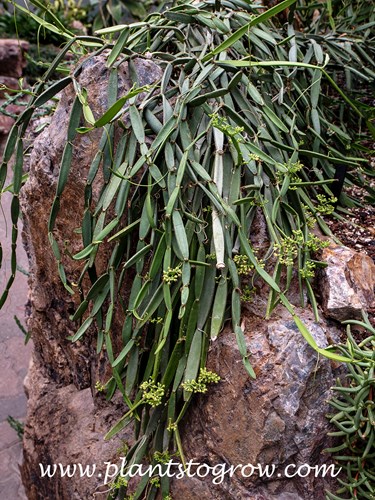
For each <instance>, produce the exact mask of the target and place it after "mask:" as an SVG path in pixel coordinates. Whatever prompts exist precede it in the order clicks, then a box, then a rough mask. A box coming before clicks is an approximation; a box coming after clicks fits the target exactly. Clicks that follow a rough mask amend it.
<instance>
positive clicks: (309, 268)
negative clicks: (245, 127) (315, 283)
mask: <svg viewBox="0 0 375 500" xmlns="http://www.w3.org/2000/svg"><path fill="white" fill-rule="evenodd" d="M315 267H316V264H315V262H313V261H312V260H308V261H307V262H306V264H305V267H304V268H303V269H300V270H299V273H300V275H301V276H302V278H305V279H309V278H313V277H314V276H315Z"/></svg>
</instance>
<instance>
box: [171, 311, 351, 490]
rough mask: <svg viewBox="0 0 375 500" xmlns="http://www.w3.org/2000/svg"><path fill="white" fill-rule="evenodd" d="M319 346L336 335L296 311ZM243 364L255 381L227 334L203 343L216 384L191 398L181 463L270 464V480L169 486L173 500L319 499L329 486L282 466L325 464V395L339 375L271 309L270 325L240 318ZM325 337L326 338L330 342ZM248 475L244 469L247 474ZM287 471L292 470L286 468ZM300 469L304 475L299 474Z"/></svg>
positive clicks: (306, 313) (305, 313)
mask: <svg viewBox="0 0 375 500" xmlns="http://www.w3.org/2000/svg"><path fill="white" fill-rule="evenodd" d="M296 314H297V315H298V316H299V317H300V318H301V319H302V321H303V322H304V323H305V325H306V326H307V327H308V329H309V331H310V332H311V334H312V335H313V337H314V339H315V340H316V342H317V344H318V345H319V346H320V347H326V346H327V345H328V343H331V342H332V341H334V342H337V341H338V335H339V331H338V330H337V329H336V328H335V327H332V326H331V325H330V324H329V323H327V322H326V321H324V320H323V321H322V322H321V323H320V324H318V323H316V322H315V320H314V317H313V314H312V312H311V311H310V310H309V309H298V308H296ZM244 327H245V335H246V344H247V347H248V351H249V353H250V357H249V360H250V362H251V364H252V366H253V368H254V370H255V373H256V375H257V378H256V380H252V379H250V378H249V377H248V375H247V373H246V372H245V369H244V367H243V364H242V360H241V357H240V355H239V352H238V347H237V342H236V338H235V335H234V334H233V333H232V331H231V330H230V329H226V330H224V332H223V333H222V334H220V335H219V337H218V338H217V340H216V341H215V342H214V343H212V344H211V347H210V350H209V355H208V368H209V369H211V370H213V371H215V372H216V373H218V374H219V375H220V377H221V381H220V382H219V383H218V384H217V385H214V386H211V387H210V390H209V392H208V393H207V395H202V396H200V397H199V398H197V401H196V404H194V406H193V407H191V408H190V413H189V415H188V417H187V418H186V423H185V425H184V428H183V430H182V446H183V449H184V453H185V458H186V460H187V461H189V460H194V462H197V463H206V464H209V465H211V466H214V465H216V464H223V463H224V464H226V466H227V468H228V467H230V466H231V465H233V466H236V465H238V464H243V465H245V464H252V465H254V466H257V464H261V465H262V466H263V467H265V466H266V465H275V466H276V471H275V473H274V475H273V476H272V477H270V478H268V479H267V478H262V479H261V478H259V477H257V476H256V474H254V476H252V477H249V478H246V477H242V476H241V474H240V473H239V472H238V471H237V472H236V473H235V474H234V476H233V478H232V479H231V480H229V477H228V476H227V477H226V478H225V479H224V481H223V482H222V484H217V485H215V484H212V479H213V476H211V477H210V476H208V477H207V478H205V479H198V478H197V477H195V478H190V479H189V478H184V479H183V480H177V479H175V480H174V481H173V487H172V496H173V498H184V499H185V500H193V499H195V498H204V499H205V500H211V499H212V500H214V499H215V500H216V499H218V500H219V499H220V500H229V499H233V500H234V499H251V500H263V499H264V500H270V499H275V500H276V499H277V500H281V499H285V500H288V499H290V500H292V499H295V500H324V498H325V494H324V489H325V488H326V487H329V486H330V485H331V483H332V484H333V482H334V481H333V480H330V479H328V478H326V479H323V478H322V477H317V478H315V477H314V473H313V472H312V473H310V474H309V475H308V476H307V477H305V478H298V477H294V478H286V477H285V475H284V470H285V467H286V466H287V465H289V464H295V465H296V466H297V468H298V467H299V466H302V465H304V464H308V465H309V466H310V467H314V466H320V465H323V464H329V456H328V455H324V454H323V453H322V452H323V450H324V449H325V448H326V447H329V446H330V445H331V443H330V439H329V438H327V432H329V431H330V430H332V428H331V427H330V424H329V421H328V420H327V419H326V417H325V415H326V413H328V411H329V405H328V403H327V400H328V399H329V398H330V397H331V390H330V388H331V387H332V386H333V385H334V383H335V379H336V377H337V376H339V375H340V370H341V368H339V367H337V366H334V365H333V364H332V363H331V362H330V361H329V360H328V359H326V358H323V357H320V358H319V359H318V357H317V354H316V352H315V351H314V350H313V349H312V348H311V347H310V346H309V345H308V344H307V343H306V341H305V339H304V338H303V337H302V335H301V333H300V332H299V330H298V329H297V327H296V325H295V323H294V321H293V319H292V317H291V316H290V315H289V313H288V312H287V311H286V310H285V309H283V308H280V307H279V308H277V309H276V311H275V313H274V315H273V316H272V317H271V319H270V320H268V321H265V320H264V319H262V318H260V317H256V316H251V315H246V316H245V318H244ZM332 337H333V338H332ZM250 470H251V468H250V467H249V468H248V469H247V470H245V474H250ZM288 470H290V471H292V472H294V469H292V468H290V469H288ZM303 470H305V471H306V470H307V469H303Z"/></svg>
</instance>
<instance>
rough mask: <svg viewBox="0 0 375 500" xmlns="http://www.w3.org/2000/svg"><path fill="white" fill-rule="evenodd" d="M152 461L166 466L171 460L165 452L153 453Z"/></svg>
mask: <svg viewBox="0 0 375 500" xmlns="http://www.w3.org/2000/svg"><path fill="white" fill-rule="evenodd" d="M154 460H155V461H156V462H158V463H160V464H167V463H168V462H169V461H170V460H171V455H170V453H169V452H168V451H167V450H166V451H163V452H160V451H155V453H154Z"/></svg>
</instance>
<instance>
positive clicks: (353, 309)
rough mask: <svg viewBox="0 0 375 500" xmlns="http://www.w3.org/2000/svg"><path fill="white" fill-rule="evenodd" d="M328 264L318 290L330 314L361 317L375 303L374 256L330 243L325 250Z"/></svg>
mask: <svg viewBox="0 0 375 500" xmlns="http://www.w3.org/2000/svg"><path fill="white" fill-rule="evenodd" d="M321 260H323V261H325V262H327V264H328V266H327V267H326V268H325V269H324V271H323V273H322V278H321V280H320V286H319V289H320V291H321V296H322V307H323V309H324V312H325V314H326V316H327V317H330V318H333V319H336V320H338V321H345V320H348V319H354V318H359V319H360V318H361V311H362V310H363V309H364V310H367V309H369V308H371V307H372V306H373V303H374V286H375V265H374V262H373V261H372V259H371V258H370V257H369V256H367V255H365V254H361V253H358V252H355V251H354V250H351V249H350V248H347V247H343V246H338V245H335V244H331V245H330V246H329V247H328V248H325V249H324V250H323V252H322V257H321Z"/></svg>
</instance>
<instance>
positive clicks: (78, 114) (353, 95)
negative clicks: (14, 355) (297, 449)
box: [0, 0, 375, 498]
mask: <svg viewBox="0 0 375 500" xmlns="http://www.w3.org/2000/svg"><path fill="white" fill-rule="evenodd" d="M31 3H32V4H39V2H36V1H34V2H33V1H32V2H31ZM307 3H308V4H309V2H307ZM354 4H355V6H356V9H357V10H355V9H354V10H353V5H354ZM318 6H320V4H318V5H317V6H315V7H318ZM286 7H288V8H289V12H288V13H287V14H284V19H281V20H280V18H279V17H277V16H278V14H279V13H280V12H282V11H283V9H285V8H286ZM39 8H40V6H39ZM369 8H371V6H370V7H369V6H368V4H366V3H364V2H356V3H353V2H347V4H346V5H345V3H343V2H327V3H326V7H325V8H324V10H325V11H323V8H322V12H321V18H320V21H317V20H316V19H315V18H313V12H314V9H313V8H310V7H306V6H304V2H298V3H297V4H296V3H295V2H294V1H293V0H286V1H285V2H283V3H282V4H280V5H278V6H276V7H274V8H273V9H271V10H269V11H267V12H265V13H262V12H260V11H259V7H256V6H252V5H250V4H249V3H248V2H246V1H244V0H223V1H221V2H220V1H216V2H215V1H214V0H212V1H211V0H207V1H202V2H200V3H191V2H190V3H189V2H187V3H181V4H177V6H175V7H173V8H170V9H168V10H165V11H164V12H163V13H153V14H151V15H149V16H148V17H147V18H146V19H145V20H144V21H143V22H140V23H137V24H135V25H120V26H116V27H114V28H107V29H102V30H101V31H99V32H97V33H96V35H95V36H78V37H74V35H73V34H72V33H71V32H69V31H67V30H66V29H65V28H64V25H63V24H62V23H61V21H60V20H59V18H58V17H57V16H56V15H55V14H53V13H52V14H49V16H50V17H49V21H46V20H44V19H43V18H42V17H40V18H35V20H36V21H37V22H38V23H40V24H41V25H42V26H43V29H46V30H49V31H52V32H53V33H55V34H56V35H59V36H61V37H63V38H64V39H66V40H67V43H66V45H65V47H64V49H62V51H61V53H60V54H59V56H58V57H57V58H56V59H55V61H54V62H53V64H52V65H51V66H50V68H49V69H48V71H47V73H46V74H45V76H44V77H43V79H42V80H41V81H40V82H38V84H37V85H36V86H35V87H34V95H33V97H32V99H31V101H30V103H29V105H28V107H27V109H26V110H25V112H24V114H23V115H21V116H20V118H19V119H18V120H17V123H16V125H15V127H14V129H13V131H12V132H11V134H10V137H9V140H8V144H7V147H6V150H5V153H4V158H3V163H2V165H1V167H0V185H1V187H3V185H4V182H5V178H6V173H7V168H8V162H9V160H10V158H11V156H12V155H13V153H14V152H15V157H16V164H15V169H14V180H13V192H14V199H13V204H12V222H13V233H12V235H13V247H12V248H13V262H12V271H13V275H12V277H11V278H10V281H9V283H8V285H7V288H6V290H5V292H4V294H3V296H2V298H1V300H0V305H2V304H3V303H4V301H5V299H6V296H7V294H8V291H9V288H10V286H11V284H12V281H13V279H14V273H15V272H16V259H15V248H16V242H17V220H18V217H19V201H18V193H19V190H20V188H21V185H22V182H23V179H24V177H22V176H23V142H22V141H23V136H24V133H25V130H26V127H27V125H28V123H29V120H30V118H31V116H32V114H33V113H34V111H35V110H36V109H37V108H38V107H40V106H43V105H44V104H45V103H46V102H47V101H48V100H49V99H51V97H53V96H55V95H56V94H57V92H59V91H60V90H62V89H63V88H65V87H66V86H67V85H69V84H71V83H73V84H74V86H75V87H74V88H75V90H76V95H77V97H76V100H75V103H74V106H73V108H72V112H71V118H70V126H69V130H68V135H67V143H66V147H65V150H64V154H63V158H62V161H61V168H60V177H59V181H58V186H57V192H56V198H55V201H54V204H53V207H52V210H51V217H50V221H49V238H50V242H51V245H52V248H53V251H54V253H55V256H56V259H57V262H58V268H59V273H60V276H61V279H62V281H63V283H64V286H65V288H66V289H67V291H68V292H69V293H74V291H73V289H72V284H71V283H70V282H69V276H68V277H67V276H66V275H65V272H64V269H63V266H62V263H61V253H60V252H61V251H62V249H59V248H58V245H57V243H56V241H55V239H54V226H55V220H56V217H57V215H58V211H59V206H60V197H61V194H62V192H63V190H64V188H65V185H66V182H67V179H68V176H69V171H70V164H71V158H72V151H73V148H74V139H75V137H76V135H77V133H90V130H91V129H93V128H103V134H102V140H101V143H100V151H98V155H97V156H96V157H95V159H94V160H93V162H92V165H91V169H90V172H89V174H88V179H87V188H86V191H85V212H84V216H83V220H82V251H81V252H79V253H78V254H76V255H75V256H73V258H74V259H75V260H79V261H82V274H81V278H80V280H79V282H78V287H81V284H82V282H83V279H84V277H85V276H86V275H88V276H89V278H90V280H91V282H92V287H91V289H90V291H89V292H88V293H87V295H86V296H85V297H84V298H83V301H82V303H81V306H80V307H79V309H78V310H77V311H76V313H75V314H74V317H73V319H74V320H75V321H77V322H78V326H77V332H76V334H75V335H74V336H73V337H72V338H71V340H72V341H77V340H78V339H84V335H85V332H87V330H88V329H89V327H90V326H91V325H93V324H96V326H97V331H98V340H97V350H98V352H100V350H101V349H102V348H103V345H104V344H105V346H106V350H107V353H108V358H109V361H110V363H111V365H112V368H113V376H112V378H111V379H110V380H109V381H108V382H107V383H106V384H105V386H103V385H102V384H101V383H100V382H98V384H97V388H98V390H105V391H106V394H107V398H108V399H110V398H111V397H112V396H113V394H114V392H115V391H116V390H117V389H118V390H120V391H121V393H122V395H123V398H124V402H125V403H126V405H127V407H128V411H127V413H125V415H124V417H123V418H122V419H121V420H120V422H118V424H117V425H116V426H115V427H114V428H113V429H111V430H110V431H109V433H108V435H107V437H108V438H109V437H111V436H113V435H114V434H116V433H117V432H119V431H120V430H121V429H123V428H124V427H125V426H126V425H128V424H129V423H131V422H133V424H134V426H135V429H136V439H135V442H134V445H133V446H132V447H131V448H130V450H129V451H128V454H127V457H126V458H127V461H128V464H130V465H131V464H132V463H140V462H141V461H142V459H146V460H148V461H149V462H150V463H153V464H156V463H157V462H158V461H160V460H161V457H162V459H163V460H167V457H168V453H170V452H173V451H175V450H176V449H177V450H178V451H179V453H180V456H181V459H182V460H183V450H182V448H181V443H180V437H179V431H178V428H179V424H180V422H181V420H182V418H183V416H184V415H185V413H186V410H187V408H188V405H189V403H190V401H191V399H192V395H193V394H194V393H195V392H205V391H206V390H207V384H208V383H212V382H213V383H215V382H218V380H217V377H216V376H215V374H214V373H211V372H208V371H207V370H206V369H205V363H206V356H207V349H208V346H209V343H210V342H211V341H214V339H215V338H216V337H217V336H218V335H219V334H220V331H221V330H222V328H223V326H224V324H230V323H229V321H231V325H232V330H233V331H234V333H235V335H236V338H237V341H238V346H239V351H240V353H241V355H242V358H243V363H244V369H246V370H247V372H248V373H249V375H250V376H254V372H253V369H252V367H251V360H249V357H248V353H247V350H246V344H245V338H244V332H243V330H242V328H241V302H243V301H246V300H251V298H252V296H253V295H254V294H256V293H257V290H258V288H259V284H260V283H261V282H266V283H267V284H268V286H269V299H268V307H267V316H269V315H270V314H271V313H272V311H273V309H274V308H275V307H276V305H277V304H278V303H280V302H281V303H282V304H283V305H284V306H285V307H286V308H287V309H288V310H289V311H290V313H291V315H292V317H293V319H294V321H295V323H296V325H297V327H298V328H299V330H300V331H301V334H302V335H303V336H304V337H305V339H306V341H307V342H309V344H310V345H311V346H312V347H313V348H314V349H315V350H316V351H318V352H319V353H321V354H322V355H324V356H327V357H330V358H333V359H336V360H341V361H348V362H351V363H353V365H354V366H355V368H353V371H355V370H357V369H358V368H357V367H360V366H362V365H363V364H365V365H368V367H369V369H371V370H373V364H374V356H373V354H372V353H373V352H374V351H373V350H372V351H369V352H370V355H369V353H368V351H367V350H366V349H364V348H363V347H361V348H359V349H358V350H357V351H355V352H354V351H353V349H351V348H349V347H348V348H341V351H342V352H341V353H340V354H336V352H337V348H334V347H332V348H329V349H319V348H318V346H317V345H316V343H315V341H314V339H313V338H312V336H311V335H310V333H309V332H308V331H307V329H306V327H305V326H304V325H303V324H302V322H301V321H300V319H299V318H298V317H297V316H296V315H295V314H294V310H293V306H291V304H290V303H289V301H288V299H287V292H288V289H289V287H290V284H291V282H292V268H293V265H294V264H297V267H298V270H299V273H298V278H297V279H298V281H299V286H300V290H301V305H304V299H303V297H304V296H303V293H302V291H303V288H304V287H305V288H306V290H307V293H308V297H309V301H310V303H311V305H312V307H313V309H314V312H315V315H316V317H317V319H318V308H317V305H316V301H315V297H314V293H313V289H312V285H311V281H312V278H313V276H314V271H315V269H316V267H317V266H319V265H321V263H319V262H318V261H317V260H316V259H315V258H314V253H316V252H317V251H319V249H320V248H321V247H322V246H323V243H322V241H320V240H319V239H318V238H317V237H316V236H314V235H313V234H312V232H311V229H312V227H313V226H314V225H315V224H318V225H319V227H320V229H321V230H322V231H323V232H324V233H325V234H327V235H330V231H329V228H328V227H327V226H326V224H325V223H324V220H323V217H322V215H324V214H327V213H332V212H334V213H335V214H336V216H337V217H340V214H343V213H345V210H346V209H345V207H350V206H354V205H356V204H358V202H357V201H356V200H351V199H350V198H349V197H348V196H346V195H344V194H341V196H340V200H339V204H338V207H337V209H336V211H335V204H336V202H337V200H336V198H335V197H334V196H333V193H332V191H331V186H332V184H333V183H334V180H335V179H336V178H337V176H338V175H339V174H340V172H341V173H342V172H343V171H344V172H345V173H346V175H347V182H348V183H357V184H360V185H365V186H366V179H365V177H364V174H365V173H367V174H368V175H371V172H368V171H367V170H366V159H365V158H364V157H363V155H362V154H363V152H364V153H366V149H365V148H364V147H363V145H362V140H363V138H364V137H365V134H366V133H368V132H367V131H368V130H369V131H370V132H372V133H373V131H374V128H373V126H372V125H371V118H372V117H373V111H374V110H373V108H371V107H369V106H368V105H367V104H365V103H364V102H362V101H361V99H360V97H362V92H363V91H362V89H363V87H365V88H368V89H369V92H370V89H371V85H373V81H374V75H375V73H374V62H373V61H374V53H375V47H374V40H373V35H372V33H373V31H372V30H371V29H372V28H373V24H374V20H373V13H371V12H370V11H369ZM351 11H352V12H351ZM295 14H297V17H294V15H295ZM371 16H372V17H371ZM296 19H297V20H298V22H297V21H296ZM314 19H315V20H314ZM299 25H300V26H305V28H303V29H302V28H301V27H300V26H299ZM298 26H299V29H297V27H298ZM335 30H336V31H335ZM73 47H74V48H75V50H76V52H77V53H82V52H87V55H88V57H92V56H93V54H95V52H93V51H94V50H95V51H102V50H103V49H104V48H108V47H109V48H111V52H110V55H109V56H108V66H109V67H111V68H112V71H111V77H110V81H109V96H110V99H109V101H110V103H109V104H110V106H109V109H108V111H107V112H106V113H105V114H104V115H103V116H102V117H101V118H100V119H98V120H95V118H94V117H93V114H92V111H91V109H90V93H89V90H88V91H87V89H83V88H80V87H79V85H78V84H77V80H76V78H77V77H78V75H79V72H80V67H79V66H78V67H77V69H75V71H74V72H73V74H72V75H71V76H67V77H65V78H63V79H60V80H58V81H55V82H53V83H52V82H51V75H53V74H54V71H55V69H56V67H58V65H59V64H60V63H61V61H63V58H64V55H65V53H66V52H67V51H68V50H69V49H70V48H73ZM145 54H147V55H148V56H151V57H152V60H153V61H155V62H156V63H158V64H159V65H160V66H161V67H162V68H163V72H164V73H163V77H162V79H161V81H160V82H158V83H157V84H156V85H155V86H153V87H150V88H142V89H140V88H138V80H137V73H136V68H135V65H134V64H133V63H132V61H133V60H134V58H136V57H139V56H142V55H145ZM124 60H127V61H129V65H130V70H131V75H132V78H133V82H134V88H133V90H132V91H131V92H130V93H129V94H128V95H127V96H125V97H122V98H120V99H119V100H118V99H117V95H116V89H117V66H118V64H119V62H121V61H124ZM360 91H361V93H359V92H360ZM141 92H142V93H141ZM125 107H127V109H128V112H129V118H130V123H128V124H127V123H125V122H123V121H122V115H123V111H124V109H125ZM82 117H84V120H85V122H86V124H85V127H81V128H79V129H78V130H77V128H78V127H79V124H80V121H81V118H82ZM115 127H121V128H122V130H123V134H122V136H121V139H120V142H119V143H118V144H117V145H116V147H114V144H113V141H114V130H115ZM99 170H101V171H102V173H103V176H104V179H105V186H104V187H103V191H102V194H101V197H100V199H99V201H98V203H97V204H94V203H93V200H92V192H91V186H92V182H93V180H94V179H95V176H96V175H97V173H98V171H99ZM368 191H369V194H370V195H373V192H372V191H371V189H370V188H369V187H368ZM258 209H260V210H261V211H262V213H263V215H264V217H265V220H266V223H267V228H268V235H269V240H270V242H269V247H268V248H266V249H263V250H258V251H257V249H256V248H253V246H252V245H251V243H250V241H249V237H250V234H251V227H252V223H253V220H254V216H255V212H256V210H258ZM109 214H111V215H109ZM134 242H137V243H136V244H135V243H134ZM102 244H105V245H108V244H110V245H113V251H112V254H111V256H110V258H109V260H108V267H107V270H106V272H105V273H104V274H103V275H101V276H97V273H96V270H95V259H96V255H97V252H98V248H99V247H100V245H102ZM124 283H128V284H130V283H131V284H132V286H131V293H130V296H129V298H128V299H125V298H124V297H123V296H122V294H120V293H119V290H121V287H122V285H123V284H124ZM203 291H204V293H203ZM82 293H83V292H82ZM119 308H122V311H123V317H124V322H123V329H122V334H121V335H122V343H123V348H122V350H121V352H120V353H118V354H117V356H115V354H114V353H113V349H112V341H113V338H114V335H118V332H115V331H113V330H112V328H111V326H112V321H113V315H114V311H115V310H117V309H119ZM369 342H370V343H371V342H372V343H373V339H370V341H369ZM372 345H373V344H372ZM365 351H366V352H365ZM357 361H359V362H360V363H359V364H358V363H357ZM371 373H373V372H371ZM354 379H355V380H356V381H357V382H359V381H358V378H354ZM361 383H362V382H361ZM361 394H364V393H363V392H361ZM369 394H370V393H368V394H367V393H366V397H367V396H369ZM371 394H372V393H371ZM371 398H372V396H371ZM371 398H370V396H369V400H372V399H371ZM337 404H340V405H341V404H342V405H343V404H344V403H337ZM368 406H369V405H368ZM350 412H351V410H350V411H349V410H347V417H346V418H348V419H349V420H350V419H352V418H353V417H352V414H351V413H350ZM363 415H364V414H363ZM355 418H357V417H355ZM363 418H367V417H366V416H364V417H363ZM334 421H335V422H339V421H340V417H336V419H335V420H334ZM356 421H358V419H357V420H356ZM362 421H363V420H362ZM368 421H369V422H370V424H369V425H370V426H371V425H372V424H371V419H369V420H368ZM343 425H344V426H346V425H347V424H345V423H344V424H343ZM366 436H367V434H366ZM368 436H373V429H372V433H369V434H368ZM344 437H345V439H347V438H346V435H345V436H344ZM370 446H371V445H370ZM369 456H371V454H370V455H367V458H366V463H367V459H368V457H369ZM361 463H362V462H361ZM368 463H369V464H370V465H369V467H370V474H373V463H371V462H368ZM371 467H372V469H371ZM357 470H358V462H354V461H350V460H349V461H348V478H349V479H348V481H349V482H352V483H353V481H357V480H358V479H357V478H356V474H357ZM371 470H372V472H371ZM352 471H354V472H352ZM120 479H121V478H120ZM149 479H150V478H148V477H145V478H144V479H143V480H142V481H141V482H140V483H139V485H138V487H137V489H136V492H135V496H134V497H132V498H140V497H141V496H142V495H143V494H144V491H147V494H148V498H154V497H155V495H156V492H157V484H156V482H157V481H155V480H154V479H155V478H154V479H152V480H151V481H149ZM126 486H127V478H125V479H124V478H122V479H121V481H120V480H119V481H116V482H115V483H114V484H113V494H112V498H114V497H116V495H118V496H119V497H120V498H124V496H126ZM366 487H367V486H366ZM168 488H169V485H168V479H167V478H162V480H161V489H162V493H163V497H166V496H167V495H168ZM371 488H373V487H372V486H371V484H370V487H369V488H368V491H369V492H370V493H367V492H366V491H365V489H364V488H361V489H359V488H357V489H356V494H357V497H358V498H371V496H368V495H371V494H373V493H374V491H373V489H372V490H371ZM349 491H351V492H352V491H353V489H352V490H349ZM360 495H362V496H360ZM366 495H367V496H366ZM332 498H334V497H332Z"/></svg>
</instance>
